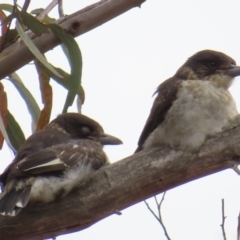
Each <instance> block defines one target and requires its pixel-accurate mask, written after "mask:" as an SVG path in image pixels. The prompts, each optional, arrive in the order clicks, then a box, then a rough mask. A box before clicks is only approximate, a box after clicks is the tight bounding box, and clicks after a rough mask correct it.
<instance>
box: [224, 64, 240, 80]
mask: <svg viewBox="0 0 240 240" xmlns="http://www.w3.org/2000/svg"><path fill="white" fill-rule="evenodd" d="M225 74H226V75H228V76H231V77H237V76H240V66H236V65H232V67H231V68H229V69H228V70H227V71H226V72H225Z"/></svg>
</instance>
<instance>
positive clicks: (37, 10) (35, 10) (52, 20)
mask: <svg viewBox="0 0 240 240" xmlns="http://www.w3.org/2000/svg"><path fill="white" fill-rule="evenodd" d="M43 10H44V9H43V8H37V9H34V10H32V11H31V12H30V13H31V14H34V15H38V14H40V13H41V12H42V11H43ZM42 22H44V23H45V24H49V23H55V22H56V19H55V18H51V17H49V16H48V15H46V16H45V17H44V19H42Z"/></svg>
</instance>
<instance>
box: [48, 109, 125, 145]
mask: <svg viewBox="0 0 240 240" xmlns="http://www.w3.org/2000/svg"><path fill="white" fill-rule="evenodd" d="M45 128H56V129H57V130H58V131H60V132H63V133H65V134H67V135H69V136H71V137H72V138H80V139H90V140H94V141H97V142H100V143H101V144H102V145H118V144H122V141H121V140H120V139H118V138H116V137H114V136H111V135H109V134H106V133H104V131H103V128H102V126H101V125H100V124H99V123H98V122H96V121H94V120H93V119H91V118H89V117H87V116H84V115H82V114H79V113H65V114H61V115H59V116H58V117H57V118H55V119H54V120H53V121H52V122H50V123H49V124H48V125H47V126H46V127H45Z"/></svg>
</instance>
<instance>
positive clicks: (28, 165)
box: [8, 141, 105, 179]
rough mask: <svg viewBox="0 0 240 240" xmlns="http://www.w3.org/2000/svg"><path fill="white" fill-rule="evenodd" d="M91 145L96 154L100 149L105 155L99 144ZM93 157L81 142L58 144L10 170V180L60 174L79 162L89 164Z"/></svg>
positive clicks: (25, 159) (26, 159)
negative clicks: (88, 160)
mask: <svg viewBox="0 0 240 240" xmlns="http://www.w3.org/2000/svg"><path fill="white" fill-rule="evenodd" d="M91 144H93V145H94V146H93V149H94V150H95V151H96V152H97V150H98V148H99V152H100V153H102V154H104V153H103V151H102V148H101V146H100V145H99V144H98V143H96V144H95V143H91ZM92 155H94V151H90V150H89V148H87V147H86V146H84V145H83V144H81V141H79V142H78V141H74V142H70V143H68V144H58V145H56V146H52V147H50V148H46V149H43V150H41V151H39V152H37V153H34V154H31V155H29V156H28V157H26V158H24V159H23V160H21V161H19V162H18V163H17V164H15V165H14V166H13V167H12V169H11V170H10V172H9V175H8V179H12V178H16V177H24V176H29V175H38V174H47V173H54V174H60V173H61V172H62V171H64V170H65V169H68V168H71V167H72V166H74V165H75V164H77V163H78V162H82V163H83V164H87V159H88V158H90V159H92ZM100 155H101V154H100ZM93 159H96V158H93ZM104 159H105V158H104ZM102 165H104V164H102ZM93 167H94V163H93Z"/></svg>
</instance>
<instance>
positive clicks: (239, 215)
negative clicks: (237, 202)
mask: <svg viewBox="0 0 240 240" xmlns="http://www.w3.org/2000/svg"><path fill="white" fill-rule="evenodd" d="M237 240H240V212H239V214H238V227H237Z"/></svg>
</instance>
